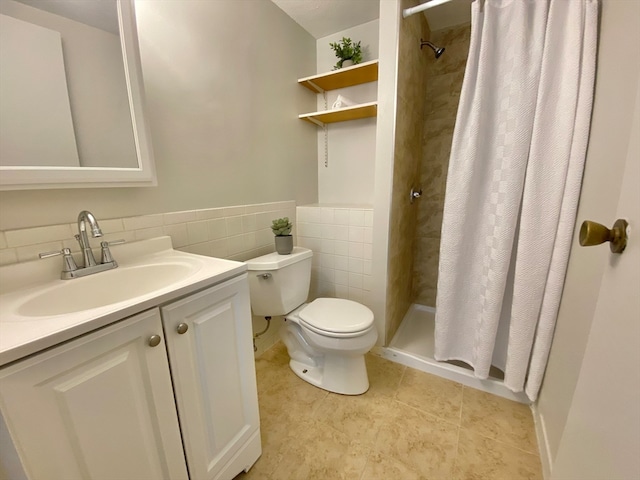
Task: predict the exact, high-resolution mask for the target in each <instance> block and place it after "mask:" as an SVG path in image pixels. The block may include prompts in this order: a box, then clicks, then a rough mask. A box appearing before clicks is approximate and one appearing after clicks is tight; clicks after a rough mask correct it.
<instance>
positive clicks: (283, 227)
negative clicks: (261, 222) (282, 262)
mask: <svg viewBox="0 0 640 480" xmlns="http://www.w3.org/2000/svg"><path fill="white" fill-rule="evenodd" d="M292 228H293V225H292V224H291V222H290V221H289V217H284V218H277V219H275V220H273V221H272V222H271V230H272V231H273V234H274V235H275V236H276V252H278V253H279V254H280V255H289V254H290V253H291V252H292V251H293V236H292V235H291V229H292Z"/></svg>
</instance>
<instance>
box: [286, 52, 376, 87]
mask: <svg viewBox="0 0 640 480" xmlns="http://www.w3.org/2000/svg"><path fill="white" fill-rule="evenodd" d="M376 80H378V60H371V61H370V62H365V63H359V64H358V65H354V66H353V67H346V68H341V69H339V70H334V71H333V72H329V73H321V74H320V75H313V76H312V77H306V78H301V79H299V80H298V83H299V84H300V85H302V86H303V87H307V88H308V89H309V90H311V91H312V92H314V93H322V92H326V91H327V90H336V89H338V88H345V87H352V86H353V85H360V84H362V83H369V82H375V81H376Z"/></svg>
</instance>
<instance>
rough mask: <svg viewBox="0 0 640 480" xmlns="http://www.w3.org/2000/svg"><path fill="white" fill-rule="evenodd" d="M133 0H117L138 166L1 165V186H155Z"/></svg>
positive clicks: (49, 187)
mask: <svg viewBox="0 0 640 480" xmlns="http://www.w3.org/2000/svg"><path fill="white" fill-rule="evenodd" d="M133 2H134V0H117V4H118V23H119V25H120V42H121V45H122V52H123V60H124V67H125V68H124V70H125V77H126V82H127V91H128V94H129V105H130V111H131V120H132V124H133V136H134V139H135V145H136V153H137V158H138V168H103V167H49V166H47V167H32V166H29V167H17V166H15V167H14V166H10V167H0V190H27V189H52V188H94V187H152V186H156V185H157V184H158V183H157V180H156V172H155V165H154V162H153V150H152V147H151V137H150V134H149V130H148V127H147V123H146V121H145V118H144V113H143V110H144V85H143V80H142V67H141V63H140V53H139V50H138V33H137V28H136V18H135V9H134V5H133Z"/></svg>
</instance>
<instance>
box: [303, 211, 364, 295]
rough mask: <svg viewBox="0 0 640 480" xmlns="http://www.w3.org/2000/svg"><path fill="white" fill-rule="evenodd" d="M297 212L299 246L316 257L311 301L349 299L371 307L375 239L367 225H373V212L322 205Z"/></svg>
mask: <svg viewBox="0 0 640 480" xmlns="http://www.w3.org/2000/svg"><path fill="white" fill-rule="evenodd" d="M296 210H297V215H296V221H297V225H298V245H299V246H301V247H305V248H309V249H311V250H313V254H314V256H313V261H312V270H311V271H312V276H311V291H310V294H309V296H310V298H312V299H313V298H317V297H335V298H346V299H348V300H354V301H357V302H362V303H364V304H365V305H369V304H370V292H371V262H370V259H371V251H372V236H371V235H370V230H371V227H368V226H365V225H366V224H367V223H371V224H373V210H372V209H371V208H370V207H366V208H365V207H360V208H351V207H327V206H323V205H304V206H300V207H298V208H297V209H296ZM366 257H368V258H367V259H365V258H366ZM366 263H367V264H368V265H366Z"/></svg>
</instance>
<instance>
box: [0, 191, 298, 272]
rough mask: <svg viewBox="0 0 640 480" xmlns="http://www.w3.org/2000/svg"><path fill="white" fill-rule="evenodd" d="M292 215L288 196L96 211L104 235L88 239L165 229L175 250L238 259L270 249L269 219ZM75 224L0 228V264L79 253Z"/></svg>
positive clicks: (136, 236) (96, 241) (132, 237)
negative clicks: (106, 213) (196, 206)
mask: <svg viewBox="0 0 640 480" xmlns="http://www.w3.org/2000/svg"><path fill="white" fill-rule="evenodd" d="M225 214H228V215H230V216H227V215H225ZM295 215H296V210H295V202H293V201H288V202H274V203H262V204H256V205H238V206H233V207H225V208H210V209H203V210H189V211H181V212H167V213H162V214H154V215H142V216H137V217H127V218H113V219H102V218H99V217H98V222H99V224H100V227H101V229H102V232H103V234H104V236H103V237H101V238H90V239H89V240H90V242H91V244H92V247H93V248H94V249H98V248H99V245H100V242H101V241H113V240H119V239H124V240H126V241H136V240H143V239H147V238H153V237H158V236H162V235H168V236H170V237H171V240H172V242H173V246H174V248H176V249H177V250H183V251H186V252H191V253H197V254H199V255H207V256H213V257H221V258H229V259H231V260H238V261H244V260H247V259H249V258H253V257H256V256H259V255H264V254H266V253H270V252H273V251H274V250H275V243H274V240H273V233H272V232H271V228H269V227H270V225H271V220H273V219H275V218H280V217H289V218H294V217H295ZM76 230H77V226H76V224H75V223H73V224H69V223H65V224H61V225H47V226H41V227H35V228H26V229H18V230H7V231H6V232H0V239H2V241H1V242H0V265H8V264H12V263H18V262H28V261H32V260H36V259H37V258H38V253H40V252H45V251H51V250H59V249H62V248H63V247H66V248H70V249H71V251H72V253H74V254H79V253H80V247H79V245H78V242H77V241H76V240H74V238H73V235H74V234H75V233H76ZM293 233H294V235H295V225H294V232H293ZM78 260H79V259H78Z"/></svg>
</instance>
